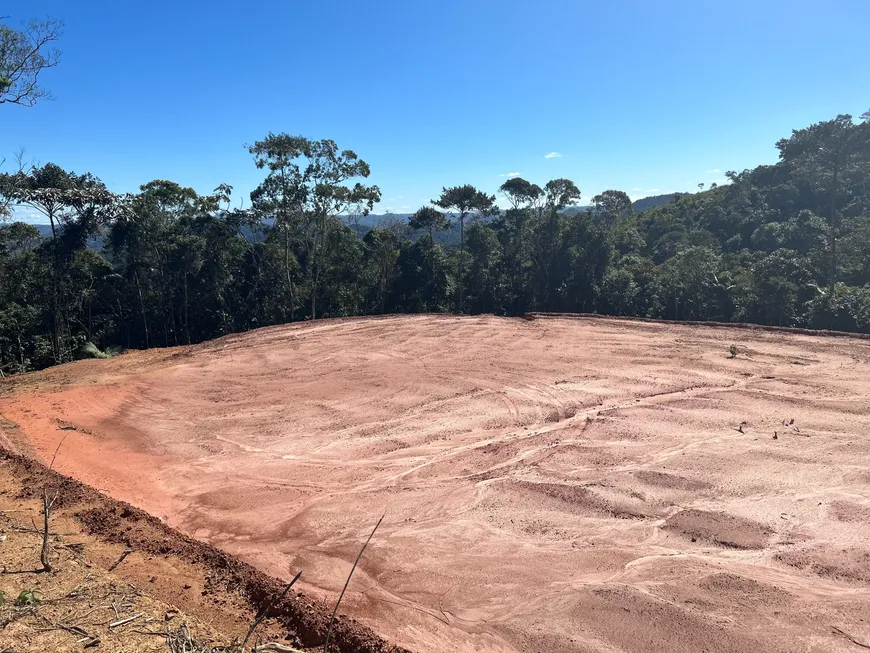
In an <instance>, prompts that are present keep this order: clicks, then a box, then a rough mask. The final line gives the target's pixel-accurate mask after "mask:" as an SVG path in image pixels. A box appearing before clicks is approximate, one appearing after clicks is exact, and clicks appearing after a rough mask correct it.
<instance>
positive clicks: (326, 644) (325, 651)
mask: <svg viewBox="0 0 870 653" xmlns="http://www.w3.org/2000/svg"><path fill="white" fill-rule="evenodd" d="M386 516H387V513H384V514H383V515H381V518H380V519H379V520H378V523H377V524H375V527H374V528H373V529H372V532H371V533H370V534H369V538H368V539H367V540H366V542H365V544H363V545H362V548H361V549H360V550H359V553H358V554H357V556H356V560H354V561H353V567H351V568H350V573H349V574H348V575H347V580H346V581H344V587H343V588H342V589H341V594H339V595H338V601H336V602H335V609H334V610H333V611H332V617H330V619H329V629H328V630H327V631H326V641H325V642H324V643H323V653H328V652H329V639H330V637H331V636H332V625H333V624H334V623H335V613H336V612H338V606H340V605H341V600H342V599H343V598H344V593H345V592H346V591H347V586H348V585H349V584H350V578H351V576H353V572H354V571H356V566H357V564H359V559H360V558H362V554H363V552H364V551H365V550H366V547H367V546H368V545H369V542H371V540H372V537H374V534H375V531H376V530H378V526H380V525H381V522H382V521H384V517H386Z"/></svg>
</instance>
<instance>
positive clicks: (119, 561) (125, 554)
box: [106, 549, 133, 571]
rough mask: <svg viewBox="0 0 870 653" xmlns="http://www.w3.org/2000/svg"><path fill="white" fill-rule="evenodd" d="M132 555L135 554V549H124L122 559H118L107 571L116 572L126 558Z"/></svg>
mask: <svg viewBox="0 0 870 653" xmlns="http://www.w3.org/2000/svg"><path fill="white" fill-rule="evenodd" d="M131 553H133V549H124V552H123V553H122V554H121V557H120V558H118V559H117V560H115V562H113V563H112V566H111V567H109V568H108V569H107V570H106V571H115V568H116V567H117V566H118V565H120V564H121V563H122V562H124V558H126V557H127V556H128V555H130V554H131Z"/></svg>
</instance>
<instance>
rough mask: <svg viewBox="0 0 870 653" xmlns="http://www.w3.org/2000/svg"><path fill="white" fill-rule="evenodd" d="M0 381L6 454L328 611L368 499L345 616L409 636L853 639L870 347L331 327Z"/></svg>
mask: <svg viewBox="0 0 870 653" xmlns="http://www.w3.org/2000/svg"><path fill="white" fill-rule="evenodd" d="M732 343H734V344H737V345H738V347H739V351H740V353H739V355H738V357H737V358H736V359H732V358H729V355H728V350H729V346H730V345H731V344H732ZM0 394H2V398H0V414H2V415H3V416H4V417H5V418H6V419H8V420H10V421H12V422H15V423H17V424H18V425H19V426H20V430H21V432H22V433H23V434H24V435H25V437H26V438H27V442H25V443H19V447H23V448H25V449H26V448H27V447H33V449H35V452H36V453H37V454H38V456H39V457H40V458H41V459H43V460H45V461H50V460H51V458H52V456H53V455H54V452H55V450H56V448H57V446H58V443H59V442H60V441H61V439H62V438H63V437H64V436H66V440H65V441H64V444H63V445H62V447H61V449H60V452H59V454H58V456H57V460H56V462H55V465H54V467H55V469H57V470H58V471H60V472H61V473H64V474H67V475H69V476H73V477H75V478H77V479H80V480H82V481H84V482H86V483H88V484H90V485H93V486H95V487H97V488H99V489H101V490H103V491H104V492H106V493H107V494H109V495H111V496H112V497H115V498H118V499H122V500H125V501H128V502H130V503H132V504H134V505H136V506H138V507H141V508H142V509H144V510H146V511H148V512H150V513H152V514H154V515H156V516H158V517H160V518H161V519H164V520H165V521H166V522H167V523H169V524H170V525H172V526H174V527H176V528H178V529H179V530H181V531H183V532H185V533H187V534H189V535H191V536H193V537H195V538H197V539H200V540H203V541H206V542H208V543H210V544H213V545H215V546H217V547H218V548H220V549H223V550H225V551H227V552H229V553H232V554H234V555H237V556H238V557H240V558H241V559H243V560H245V561H247V562H249V563H251V564H252V565H254V566H255V567H258V568H259V569H261V570H263V571H265V572H267V573H270V574H273V575H277V576H282V577H289V576H292V574H293V573H294V572H295V571H296V570H297V569H303V570H304V572H305V573H304V576H303V579H304V580H305V583H304V584H303V587H304V589H305V591H306V592H307V593H309V594H314V595H317V596H320V597H322V598H324V599H330V600H331V599H332V598H334V597H335V596H336V595H337V592H338V591H340V589H341V585H342V584H343V582H344V579H345V576H346V574H347V572H348V570H349V568H350V565H351V563H352V561H353V558H354V557H355V555H356V553H357V551H358V549H359V546H360V545H361V543H362V542H363V541H364V539H365V537H366V536H367V534H368V531H369V530H370V529H371V527H372V526H373V525H374V523H375V522H376V521H377V519H378V517H379V516H380V515H381V513H382V512H384V511H386V514H387V516H386V519H385V520H384V522H383V524H382V525H381V527H380V529H379V531H378V533H377V534H376V536H375V538H374V539H373V540H372V544H371V545H370V547H369V549H368V550H367V552H366V555H365V557H364V558H363V560H362V562H361V564H360V567H359V568H358V569H357V573H356V575H355V576H354V579H353V582H352V583H351V586H350V588H349V590H348V593H347V595H346V596H345V601H344V603H343V611H344V612H346V613H347V614H349V615H351V616H353V617H355V618H357V619H359V620H360V621H362V622H363V623H364V624H367V625H370V626H372V627H373V628H374V629H375V630H376V631H377V632H378V633H380V634H382V635H384V636H386V637H387V638H388V639H390V640H392V641H393V642H396V643H398V644H401V645H404V646H407V647H409V648H411V649H416V650H420V651H476V650H487V651H523V650H526V651H533V650H534V651H540V650H545V651H625V652H628V651H631V652H633V653H634V652H644V651H649V652H652V651H673V652H675V653H676V652H680V651H685V652H687V653H688V652H690V651H691V652H694V651H708V652H725V651H729V652H736V651H747V652H749V651H752V652H755V651H783V652H785V651H853V650H856V649H857V646H856V645H855V644H854V643H852V642H851V641H850V640H849V639H848V638H847V637H845V636H844V635H843V634H842V633H841V632H840V631H843V632H846V633H848V634H849V635H850V636H851V637H853V638H854V639H855V640H857V641H861V642H864V643H870V572H868V571H867V570H868V568H870V520H868V515H870V439H868V437H867V436H868V431H870V429H868V427H870V341H867V340H861V339H857V338H855V339H853V338H832V337H822V336H810V335H803V334H784V333H771V332H765V331H761V330H739V329H726V328H714V327H695V326H684V325H666V324H654V323H642V322H630V321H616V320H604V319H567V318H566V319H540V320H533V321H524V320H510V319H501V318H494V317H479V318H454V317H435V316H416V317H389V318H382V319H361V320H345V321H338V320H336V321H323V322H317V323H311V324H300V325H291V326H285V327H274V328H268V329H262V330H259V331H255V332H251V333H248V334H244V335H238V336H231V337H227V338H223V339H220V340H216V341H213V342H210V343H206V344H204V345H200V346H197V347H189V348H184V349H171V350H158V351H149V352H133V353H129V354H126V355H123V356H120V357H118V358H115V359H112V360H107V361H84V362H79V363H75V364H71V365H66V366H62V367H59V368H54V369H51V370H47V371H45V372H41V373H37V374H30V375H26V376H24V377H19V378H17V379H14V380H7V381H6V382H4V383H3V385H0ZM792 420H793V421H792ZM741 431H742V432H741ZM775 433H776V436H777V437H776V439H774V437H773V436H774V434H775ZM838 629H839V630H838Z"/></svg>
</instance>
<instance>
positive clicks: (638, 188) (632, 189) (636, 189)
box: [631, 188, 643, 190]
mask: <svg viewBox="0 0 870 653" xmlns="http://www.w3.org/2000/svg"><path fill="white" fill-rule="evenodd" d="M631 190H643V188H632V189H631Z"/></svg>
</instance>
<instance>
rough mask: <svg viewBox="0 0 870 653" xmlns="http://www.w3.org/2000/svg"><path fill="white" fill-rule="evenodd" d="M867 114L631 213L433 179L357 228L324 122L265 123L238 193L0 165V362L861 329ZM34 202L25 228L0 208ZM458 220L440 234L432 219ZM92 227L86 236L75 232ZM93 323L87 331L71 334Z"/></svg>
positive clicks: (376, 195) (796, 137)
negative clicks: (228, 340) (373, 327)
mask: <svg viewBox="0 0 870 653" xmlns="http://www.w3.org/2000/svg"><path fill="white" fill-rule="evenodd" d="M868 119H870V116H868V115H867V114H865V115H864V116H862V119H861V120H860V121H857V122H856V121H853V119H852V118H851V117H850V116H848V115H841V116H838V117H836V118H834V119H833V120H830V121H825V122H821V123H817V124H814V125H811V126H809V127H807V128H805V129H800V130H796V131H794V132H793V134H792V136H791V137H790V138H787V139H783V140H781V141H780V142H778V143H777V148H778V149H779V153H780V158H779V161H778V162H777V163H776V164H774V165H764V166H759V167H758V168H755V169H754V170H746V171H744V172H740V173H734V172H729V173H728V177H729V179H730V183H728V184H725V185H722V186H719V187H714V188H710V189H708V190H706V191H701V192H698V193H693V194H680V195H676V196H675V197H674V199H672V200H671V201H670V202H667V203H665V204H662V205H660V206H657V207H655V208H652V209H647V210H644V211H640V212H635V211H634V209H633V207H632V203H631V200H630V199H629V197H628V196H627V195H626V194H625V193H624V192H621V191H616V190H611V191H606V192H603V193H601V194H599V195H596V196H595V197H593V198H592V199H591V205H590V206H589V207H588V208H586V209H584V210H581V211H578V210H577V204H578V202H579V201H580V200H581V193H580V190H579V189H578V188H577V187H576V186H575V184H574V183H573V182H571V181H570V180H567V179H556V180H552V181H549V182H547V183H546V184H545V185H544V186H543V187H540V186H538V185H536V184H533V183H531V182H529V181H526V180H524V179H521V178H513V179H510V180H508V181H507V182H505V183H504V184H503V185H502V186H501V187H500V188H499V189H498V193H499V194H501V195H502V196H503V197H504V198H506V200H507V202H508V203H509V206H510V208H508V209H506V210H499V209H498V208H497V206H496V196H495V195H491V194H487V193H486V192H483V191H481V190H478V189H476V188H474V187H472V186H470V185H466V186H459V187H453V188H445V189H443V191H442V193H441V194H440V195H439V196H438V197H435V198H434V199H433V202H432V206H426V207H422V208H421V209H420V210H419V211H417V213H415V214H414V215H412V216H411V217H410V218H409V219H408V220H407V221H405V220H400V219H389V218H384V219H382V220H381V221H380V224H378V225H376V226H373V227H371V228H368V229H361V228H360V227H359V224H358V220H357V219H356V217H355V216H360V215H364V214H366V213H368V212H369V211H371V209H372V208H373V206H374V205H375V203H376V202H377V201H378V200H379V199H380V191H379V189H378V188H377V187H376V186H367V185H365V183H364V182H365V179H366V178H367V177H368V176H369V166H368V165H367V164H366V163H365V162H364V161H362V160H361V159H359V158H358V157H357V155H356V154H354V153H353V152H352V151H349V150H344V151H342V150H340V149H339V148H338V146H337V145H336V144H335V143H334V142H333V141H330V140H320V141H314V140H309V139H306V138H303V137H297V136H289V135H287V134H269V135H268V136H267V137H266V138H264V139H263V140H262V141H257V142H256V143H254V144H253V145H252V146H250V147H249V151H250V154H251V155H252V157H253V164H254V165H256V166H257V167H258V168H260V169H261V170H262V172H263V181H262V183H261V184H260V185H259V186H258V187H257V188H256V189H255V190H254V191H253V192H252V193H251V198H250V199H251V202H250V203H249V208H247V209H244V210H242V209H233V208H231V206H232V197H231V193H232V188H231V187H230V186H228V185H221V186H219V187H218V188H217V189H215V191H214V192H213V193H212V194H211V195H208V196H202V195H199V194H197V193H196V192H194V191H193V190H192V189H190V188H186V187H184V186H182V185H180V184H178V183H175V182H172V181H165V180H155V181H151V182H148V183H147V184H144V185H143V186H142V187H141V189H140V192H139V193H136V194H128V195H123V196H119V195H116V194H114V193H112V192H110V191H109V190H108V189H107V188H106V187H105V185H104V184H103V183H102V182H101V181H100V180H99V178H98V177H96V176H94V175H93V174H91V173H84V174H77V173H73V172H70V171H66V170H63V169H62V168H60V167H59V166H56V165H54V164H51V163H49V164H46V165H44V166H40V167H34V166H31V167H29V168H27V167H26V166H22V167H21V169H20V170H19V171H17V172H7V173H4V174H2V175H0V198H2V199H0V201H2V203H0V208H2V211H3V213H4V214H5V215H6V218H7V219H6V220H5V221H4V222H3V223H2V225H0V364H2V370H3V372H4V373H6V374H8V373H14V372H20V371H25V370H29V369H35V368H41V367H45V366H47V365H52V364H56V363H62V362H65V361H68V360H71V359H73V358H75V357H76V356H77V355H82V354H83V353H85V352H86V351H87V352H90V353H91V354H93V353H95V352H96V351H97V349H111V348H141V347H154V346H170V345H178V344H187V343H194V342H199V341H202V340H206V339H209V338H214V337H216V336H220V335H223V334H226V333H232V332H238V331H244V330H247V329H252V328H256V327H259V326H265V325H270V324H281V323H285V322H292V321H297V320H307V319H311V318H314V317H335V316H347V315H372V314H382V313H417V312H456V313H470V314H475V313H495V314H498V315H514V316H515V315H522V314H523V313H524V312H527V311H570V312H597V313H602V314H608V315H635V316H646V317H655V318H664V319H679V320H718V321H741V322H755V323H759V324H773V325H783V326H806V327H811V328H824V329H838V330H846V331H863V332H870V122H868ZM13 207H28V208H29V209H31V210H36V211H39V212H40V213H41V214H42V215H44V216H45V219H46V222H47V223H48V224H50V226H51V232H50V236H49V237H47V238H43V237H41V236H40V234H39V231H38V230H37V229H36V228H35V227H34V226H32V225H29V224H25V223H22V222H14V221H12V220H11V219H10V218H9V215H10V214H11V213H12V212H13V211H12V210H13ZM452 225H458V226H459V232H460V238H459V242H458V244H457V245H455V246H454V245H446V246H445V245H443V244H440V243H439V242H438V240H439V239H438V234H439V233H440V232H444V231H445V230H448V229H450V228H451V226H452ZM94 236H99V237H100V238H99V242H100V243H101V247H100V248H99V249H95V248H93V247H89V246H88V243H89V242H93V238H94ZM85 343H93V345H95V348H94V347H91V346H88V347H84V345H85Z"/></svg>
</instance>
